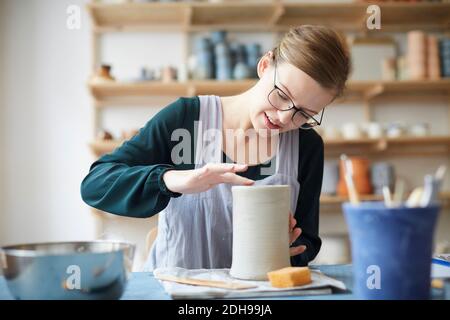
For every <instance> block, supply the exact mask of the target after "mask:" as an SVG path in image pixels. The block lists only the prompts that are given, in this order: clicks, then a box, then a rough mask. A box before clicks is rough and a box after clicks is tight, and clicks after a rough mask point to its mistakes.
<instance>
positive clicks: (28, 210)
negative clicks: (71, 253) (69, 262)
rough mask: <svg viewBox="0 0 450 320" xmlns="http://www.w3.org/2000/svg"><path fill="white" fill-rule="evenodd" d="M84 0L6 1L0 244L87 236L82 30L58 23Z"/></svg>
mask: <svg viewBox="0 0 450 320" xmlns="http://www.w3.org/2000/svg"><path fill="white" fill-rule="evenodd" d="M70 4H77V5H80V6H84V1H80V0H70V1H54V0H39V1H29V0H19V1H18V0H6V1H2V10H1V11H0V14H1V18H0V20H2V23H3V25H4V27H3V28H2V29H3V33H4V42H3V43H2V48H1V50H2V64H3V67H2V69H1V70H2V72H1V76H2V80H3V86H2V88H3V91H4V93H3V99H2V106H1V107H2V122H3V124H2V138H3V144H4V147H3V148H1V149H2V150H4V151H5V152H4V153H3V154H2V159H3V163H2V169H3V173H2V182H3V190H2V192H1V194H2V197H3V199H2V200H3V201H2V203H3V208H2V215H3V221H2V224H1V231H0V233H1V234H2V235H3V237H2V239H1V240H2V243H17V242H29V241H47V240H62V239H87V238H92V237H93V236H94V220H93V216H92V215H90V213H89V210H88V209H87V208H86V206H85V205H84V204H83V203H82V201H81V197H80V192H79V186H80V181H81V179H82V177H83V176H84V174H85V173H86V172H87V170H88V166H89V163H90V162H91V157H90V155H89V153H88V151H87V147H86V144H87V142H88V141H89V138H90V136H89V134H90V132H91V131H90V122H89V118H90V106H89V103H90V99H89V95H88V92H87V89H86V85H85V83H86V79H87V77H88V74H89V68H90V56H89V49H88V44H89V29H88V21H87V17H86V14H83V20H82V28H81V30H76V31H71V30H68V29H67V28H66V8H67V6H68V5H70Z"/></svg>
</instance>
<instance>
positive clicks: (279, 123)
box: [250, 54, 334, 133]
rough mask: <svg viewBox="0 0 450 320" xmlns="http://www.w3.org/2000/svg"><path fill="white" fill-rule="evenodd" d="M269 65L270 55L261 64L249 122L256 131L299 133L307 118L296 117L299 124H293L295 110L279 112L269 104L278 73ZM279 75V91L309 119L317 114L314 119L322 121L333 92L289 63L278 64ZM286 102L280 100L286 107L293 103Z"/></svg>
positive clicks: (283, 99) (282, 99)
mask: <svg viewBox="0 0 450 320" xmlns="http://www.w3.org/2000/svg"><path fill="white" fill-rule="evenodd" d="M270 61H271V58H270V56H269V54H266V55H265V56H264V57H263V58H261V60H260V61H259V63H258V76H259V78H260V80H259V81H258V83H257V85H256V86H255V88H254V89H255V90H254V101H255V103H254V104H252V107H251V108H250V120H251V122H252V124H253V128H254V129H255V130H261V129H262V130H278V132H280V133H281V132H286V131H289V130H294V129H298V128H299V127H300V126H301V125H302V124H303V123H305V122H306V118H305V117H303V116H300V115H296V117H299V118H297V119H299V120H300V122H298V121H296V123H294V122H293V121H292V116H293V114H294V112H295V110H294V109H291V110H288V111H281V110H278V109H276V108H274V107H273V106H272V104H271V103H270V102H269V100H268V95H269V93H270V92H271V91H272V90H273V88H274V72H275V64H273V63H272V64H270ZM276 72H277V75H276V83H275V84H276V85H277V87H278V88H280V89H281V90H282V91H283V92H284V94H286V95H287V96H288V97H289V98H290V100H292V101H293V102H294V104H295V106H296V107H301V108H303V109H304V110H306V111H307V112H308V114H310V115H313V116H314V115H316V114H317V116H315V118H316V119H320V112H321V111H322V109H323V108H324V107H325V106H327V105H328V104H330V103H331V102H332V101H333V99H334V92H333V91H332V90H328V89H324V88H323V87H322V86H321V85H320V84H319V83H317V82H316V81H315V80H314V79H313V78H311V77H310V76H309V75H307V74H306V73H305V72H303V71H302V70H300V69H298V68H296V67H295V66H293V65H291V64H289V63H279V64H278V65H277V67H276ZM278 93H279V92H278V91H275V92H273V93H272V94H278ZM285 98H286V97H284V96H282V97H281V98H280V96H278V97H277V99H278V101H284V102H283V104H284V103H285V104H284V105H286V106H289V105H290V104H291V103H290V101H289V100H286V99H285ZM272 101H273V100H272ZM280 103H281V102H280Z"/></svg>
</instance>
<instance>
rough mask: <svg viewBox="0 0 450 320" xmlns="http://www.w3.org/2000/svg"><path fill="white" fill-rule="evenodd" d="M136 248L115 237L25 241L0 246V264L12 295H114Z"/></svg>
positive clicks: (119, 292)
mask: <svg viewBox="0 0 450 320" xmlns="http://www.w3.org/2000/svg"><path fill="white" fill-rule="evenodd" d="M134 252H135V245H134V244H130V243H124V242H113V241H91V242H52V243H50V242H49V243H35V244H23V245H14V246H5V247H2V248H0V266H1V268H2V271H3V275H4V276H5V279H6V283H7V285H8V288H9V290H10V292H11V294H12V295H13V296H14V297H15V298H16V299H118V298H120V296H121V295H122V294H123V291H124V289H125V286H126V283H127V279H128V276H129V273H130V272H131V267H132V264H133V258H134Z"/></svg>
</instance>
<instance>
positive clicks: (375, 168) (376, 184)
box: [370, 162, 395, 195]
mask: <svg viewBox="0 0 450 320" xmlns="http://www.w3.org/2000/svg"><path fill="white" fill-rule="evenodd" d="M370 175H371V180H372V187H373V189H374V194H378V195H382V194H383V187H384V186H388V187H389V189H390V190H394V186H395V169H394V166H393V165H392V164H390V163H388V162H377V163H374V164H372V167H371V169H370Z"/></svg>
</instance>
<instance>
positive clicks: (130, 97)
mask: <svg viewBox="0 0 450 320" xmlns="http://www.w3.org/2000/svg"><path fill="white" fill-rule="evenodd" d="M254 84H255V80H242V81H215V80H205V81H188V82H171V83H162V82H158V81H147V82H140V83H120V82H110V83H97V84H89V85H88V86H89V89H90V91H91V94H92V95H93V97H94V98H95V100H96V101H97V102H99V103H98V104H97V105H98V106H105V105H108V104H118V103H120V102H122V103H124V104H134V103H145V102H148V101H149V100H151V98H152V97H157V96H169V97H179V96H193V95H201V94H214V95H219V96H226V95H233V94H236V93H239V92H242V91H245V90H247V89H249V88H250V87H251V86H253V85H254Z"/></svg>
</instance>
